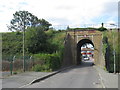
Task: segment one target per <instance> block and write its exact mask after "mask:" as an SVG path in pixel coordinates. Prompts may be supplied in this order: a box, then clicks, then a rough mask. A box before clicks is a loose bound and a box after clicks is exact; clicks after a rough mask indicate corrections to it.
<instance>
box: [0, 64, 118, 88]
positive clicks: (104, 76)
mask: <svg viewBox="0 0 120 90" xmlns="http://www.w3.org/2000/svg"><path fill="white" fill-rule="evenodd" d="M94 67H95V68H96V70H97V71H98V73H99V76H100V78H101V83H102V86H103V88H118V74H113V73H108V72H107V71H105V70H103V69H101V68H100V67H98V66H94ZM69 68H70V67H69ZM66 69H68V68H66ZM63 70H64V69H61V70H59V71H55V72H25V73H20V74H17V75H12V76H8V77H2V78H0V80H2V88H23V87H24V86H26V85H30V84H33V83H35V82H39V81H40V80H43V79H45V78H48V77H50V76H52V75H55V74H57V73H59V72H60V71H63Z"/></svg>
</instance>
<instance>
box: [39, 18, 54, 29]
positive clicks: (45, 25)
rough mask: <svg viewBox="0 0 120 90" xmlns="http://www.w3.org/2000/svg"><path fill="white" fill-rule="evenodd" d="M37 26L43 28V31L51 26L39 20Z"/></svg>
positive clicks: (43, 20)
mask: <svg viewBox="0 0 120 90" xmlns="http://www.w3.org/2000/svg"><path fill="white" fill-rule="evenodd" d="M37 25H38V26H42V27H44V31H47V30H48V29H49V27H50V26H51V25H52V24H50V23H49V22H48V21H46V20H45V19H39V20H38V22H37Z"/></svg>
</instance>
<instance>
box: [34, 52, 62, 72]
mask: <svg viewBox="0 0 120 90" xmlns="http://www.w3.org/2000/svg"><path fill="white" fill-rule="evenodd" d="M34 59H35V61H42V62H43V63H42V64H37V65H35V66H34V67H33V68H32V70H34V71H54V70H57V69H59V68H60V66H61V58H60V53H57V52H56V53H53V54H35V55H34Z"/></svg>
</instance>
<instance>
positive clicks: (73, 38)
mask: <svg viewBox="0 0 120 90" xmlns="http://www.w3.org/2000/svg"><path fill="white" fill-rule="evenodd" d="M85 43H89V44H92V45H93V47H94V55H93V58H94V62H95V64H96V65H99V66H102V67H104V66H105V59H104V56H103V53H102V32H100V31H97V30H70V31H67V32H66V38H65V51H64V59H63V66H69V65H78V64H80V63H81V61H82V55H81V47H82V45H83V44H85Z"/></svg>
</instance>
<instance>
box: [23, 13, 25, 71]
mask: <svg viewBox="0 0 120 90" xmlns="http://www.w3.org/2000/svg"><path fill="white" fill-rule="evenodd" d="M23 21H24V26H23V72H25V14H24V20H23Z"/></svg>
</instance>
